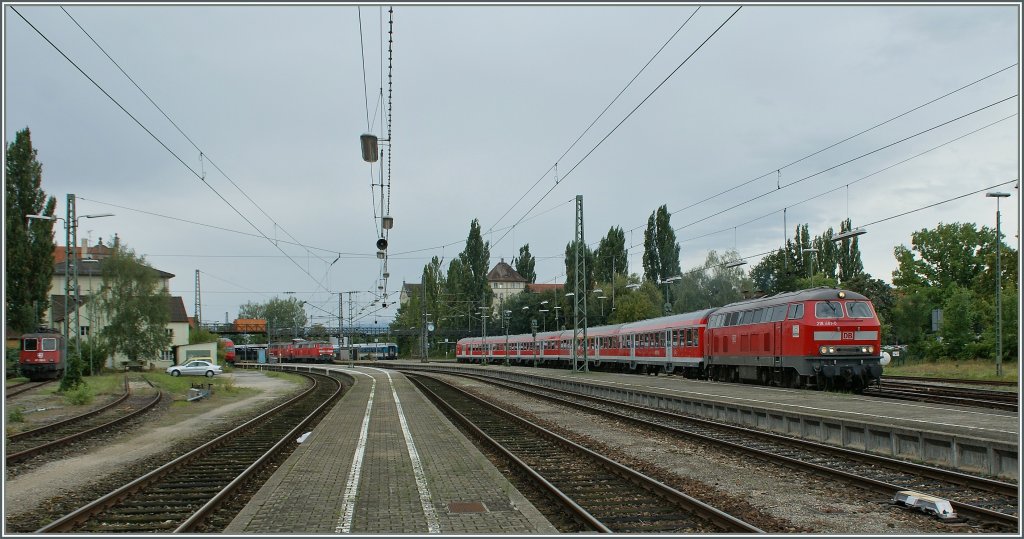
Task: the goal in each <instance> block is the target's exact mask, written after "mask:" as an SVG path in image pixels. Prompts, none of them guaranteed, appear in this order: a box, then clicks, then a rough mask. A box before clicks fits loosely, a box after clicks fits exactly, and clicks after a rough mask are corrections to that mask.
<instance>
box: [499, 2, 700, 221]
mask: <svg viewBox="0 0 1024 539" xmlns="http://www.w3.org/2000/svg"><path fill="white" fill-rule="evenodd" d="M698 11H700V6H697V9H695V10H693V13H690V16H689V17H687V18H686V20H685V21H683V24H681V25H679V28H677V29H676V31H675V32H674V33H673V34H672V35H671V36H670V37H669V38H668V40H667V41H665V43H664V44H662V46H661V48H659V49H658V50H657V52H655V53H654V56H651V59H650V60H648V61H647V63H646V64H644V66H643V67H641V68H640V71H637V73H636V75H633V78H632V79H630V80H629V82H628V83H626V86H624V87H623V88H622V90H619V93H618V95H616V96H615V98H613V99H612V100H611V102H609V103H608V105H607V106H605V108H604V110H602V111H601V113H600V114H598V115H597V118H594V121H592V122H590V125H588V126H587V128H586V129H584V130H583V132H582V133H580V135H579V136H578V137H576V140H574V141H573V143H572V144H570V145H569V147H568V148H567V149H566V150H565V151H564V152H562V155H560V156H558V159H555V164H554V165H551V168H549V169H547V170H546V171H544V174H543V175H542V176H541V177H540V178H537V181H536V182H534V183H533V185H531V186H530V188H529V189H527V190H526V192H525V193H523V196H521V197H519V200H517V201H516V202H515V204H512V207H510V208H509V209H508V210H506V211H505V213H503V214H502V215H501V217H499V218H498V220H497V221H495V222H494V224H493V225H491V228H489V229H487V232H488V233H489V232H492V231H494V227H495V226H498V223H500V222H501V221H502V219H504V218H505V216H507V215H508V214H509V212H511V211H512V210H513V209H515V207H516V206H518V205H519V203H520V202H522V201H523V199H524V198H526V195H528V194H530V192H531V191H533V188H534V187H537V184H539V183H540V182H541V180H543V179H544V178H546V177H547V176H548V173H549V172H551V171H552V170H554V169H555V167H557V166H558V162H560V161H561V160H562V159H563V158H564V157H565V156H566V155H568V153H569V152H570V151H572V149H573V148H575V147H576V144H577V143H578V142H579V141H580V140H581V139H583V136H584V135H586V134H587V133H588V132H590V128H592V127H594V124H596V123H597V121H598V120H600V119H601V118H602V117H603V116H604V113H606V112H608V109H610V108H611V107H612V105H614V104H615V102H616V101H618V100H619V98H620V97H622V94H623V93H625V92H626V90H627V89H629V87H630V86H631V85H632V84H633V82H634V81H636V79H637V78H638V77H639V76H640V75H641V74H642V73H643V72H644V70H646V69H647V66H649V65H651V62H653V61H654V59H655V58H657V57H658V55H659V54H661V51H663V50H665V47H667V46H668V44H669V43H671V42H672V40H673V39H675V37H676V35H677V34H679V31H680V30H682V29H683V27H684V26H686V23H688V22H690V19H692V18H693V16H694V15H696V14H697V12H698Z"/></svg>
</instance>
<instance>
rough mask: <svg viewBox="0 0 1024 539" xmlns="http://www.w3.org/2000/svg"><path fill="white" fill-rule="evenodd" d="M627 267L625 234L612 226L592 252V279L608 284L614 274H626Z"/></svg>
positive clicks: (620, 229)
mask: <svg viewBox="0 0 1024 539" xmlns="http://www.w3.org/2000/svg"><path fill="white" fill-rule="evenodd" d="M627 265H628V260H627V256H626V233H625V232H623V231H622V228H620V227H617V226H613V227H611V228H610V229H608V234H607V235H606V236H605V237H603V238H601V241H600V242H598V244H597V249H596V250H595V251H594V278H595V279H596V280H597V281H599V282H602V283H610V282H612V281H613V274H614V273H621V274H625V273H626V270H627V269H628V268H627ZM613 272H614V273H613Z"/></svg>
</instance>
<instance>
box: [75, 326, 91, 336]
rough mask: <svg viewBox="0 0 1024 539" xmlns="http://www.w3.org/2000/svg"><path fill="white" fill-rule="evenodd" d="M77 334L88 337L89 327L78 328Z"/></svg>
mask: <svg viewBox="0 0 1024 539" xmlns="http://www.w3.org/2000/svg"><path fill="white" fill-rule="evenodd" d="M78 334H79V335H81V336H83V337H88V336H89V326H82V327H80V328H78Z"/></svg>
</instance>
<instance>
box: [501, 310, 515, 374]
mask: <svg viewBox="0 0 1024 539" xmlns="http://www.w3.org/2000/svg"><path fill="white" fill-rule="evenodd" d="M501 315H502V316H501V321H502V323H504V324H505V366H506V367H508V323H509V320H510V318H511V316H512V311H502V312H501Z"/></svg>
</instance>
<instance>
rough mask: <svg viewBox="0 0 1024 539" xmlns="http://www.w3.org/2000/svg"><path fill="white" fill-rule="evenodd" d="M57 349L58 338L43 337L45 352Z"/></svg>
mask: <svg viewBox="0 0 1024 539" xmlns="http://www.w3.org/2000/svg"><path fill="white" fill-rule="evenodd" d="M56 349H57V339H54V338H52V337H51V338H47V339H43V352H53V351H54V350H56Z"/></svg>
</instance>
